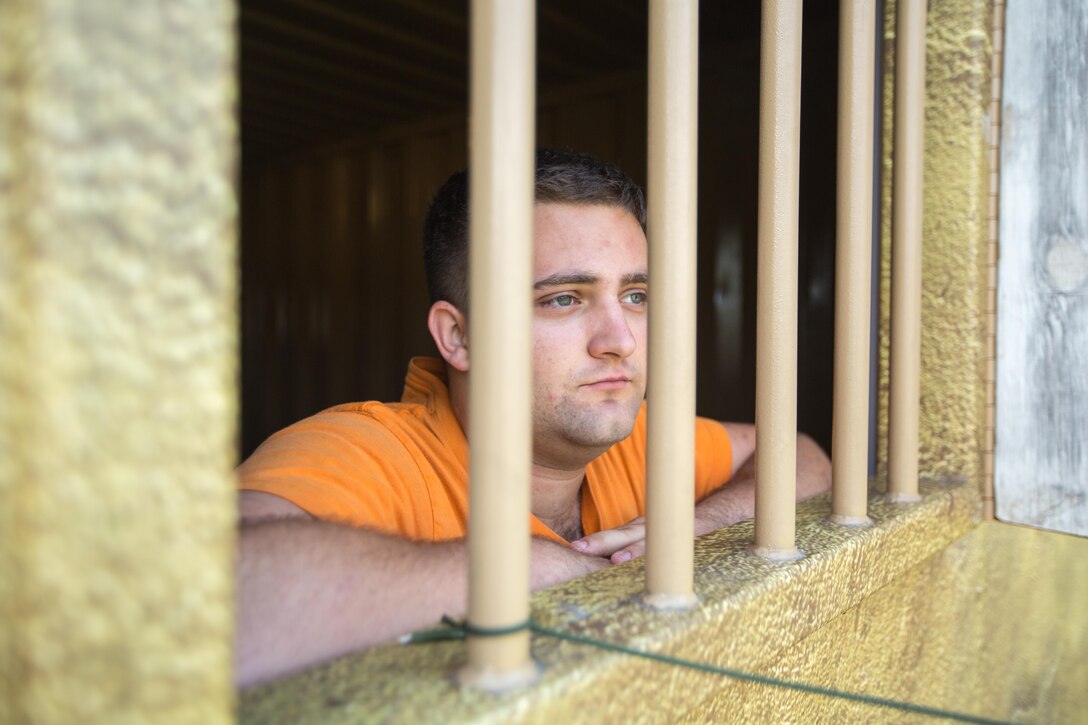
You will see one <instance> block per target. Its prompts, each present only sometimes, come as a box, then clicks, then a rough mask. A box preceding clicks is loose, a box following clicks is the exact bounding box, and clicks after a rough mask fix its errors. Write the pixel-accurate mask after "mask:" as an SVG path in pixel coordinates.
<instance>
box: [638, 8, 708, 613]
mask: <svg viewBox="0 0 1088 725" xmlns="http://www.w3.org/2000/svg"><path fill="white" fill-rule="evenodd" d="M698 72H699V3H698V2H697V0H679V1H677V0H652V1H651V3H650V68H649V80H650V96H649V116H650V117H649V153H648V158H649V168H648V171H649V174H648V191H649V204H648V211H649V219H648V227H649V229H648V231H649V242H650V271H649V273H650V285H651V289H652V290H653V300H654V301H653V303H652V304H651V305H650V311H649V315H650V319H649V325H650V330H649V335H650V342H649V348H650V349H649V353H650V360H649V376H650V380H649V395H648V403H647V415H648V418H647V423H646V424H647V436H648V442H647V469H648V470H647V486H646V552H647V553H646V601H647V602H648V603H649V604H650V605H651V606H654V607H657V608H661V609H683V608H688V607H691V606H694V605H695V603H696V599H695V594H694V592H693V589H692V582H693V575H694V564H693V557H694V543H693V537H694V527H695V523H694V511H693V509H692V486H693V485H694V484H693V481H694V480H695V460H694V451H695V428H694V426H693V424H692V421H693V420H694V419H695V260H696V244H695V216H696V170H697V159H696V148H697V141H696V139H697V136H698V129H697V123H698Z"/></svg>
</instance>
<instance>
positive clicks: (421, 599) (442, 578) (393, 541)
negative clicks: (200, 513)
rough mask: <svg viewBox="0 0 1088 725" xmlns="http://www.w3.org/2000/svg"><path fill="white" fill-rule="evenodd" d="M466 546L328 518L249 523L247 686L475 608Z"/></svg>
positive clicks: (243, 617)
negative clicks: (468, 589)
mask: <svg viewBox="0 0 1088 725" xmlns="http://www.w3.org/2000/svg"><path fill="white" fill-rule="evenodd" d="M464 557H465V555H464V546H462V545H458V544H421V543H416V542H412V541H408V540H405V539H397V538H393V537H389V536H384V535H382V534H378V533H375V532H372V531H364V530H360V529H353V528H350V527H347V526H340V525H337V524H331V523H327V522H322V521H312V520H304V519H288V520H279V521H269V522H262V523H257V524H247V525H243V526H242V528H241V532H240V542H239V562H238V591H237V600H238V612H237V622H238V624H237V630H238V631H237V648H236V655H235V658H236V673H237V674H236V677H237V680H238V684H239V685H241V686H246V685H249V684H253V683H255V682H259V681H262V680H266V679H269V678H271V677H275V676H278V675H281V674H285V673H287V672H290V671H293V670H297V669H301V668H303V667H306V666H308V665H311V664H315V663H317V662H321V661H325V660H329V659H332V658H334V657H337V656H339V655H342V654H346V653H347V652H351V651H353V650H357V649H361V648H363V647H367V646H369V645H373V644H376V643H378V642H382V641H384V640H387V639H390V638H392V637H395V636H397V635H398V634H401V633H404V632H408V631H411V630H414V629H418V628H420V627H424V626H427V625H429V624H431V623H434V622H436V621H438V619H439V618H441V616H442V615H443V614H445V613H448V614H451V615H453V616H459V615H460V614H461V613H462V612H463V611H464V607H465V586H466V585H465V573H464V572H465V563H464Z"/></svg>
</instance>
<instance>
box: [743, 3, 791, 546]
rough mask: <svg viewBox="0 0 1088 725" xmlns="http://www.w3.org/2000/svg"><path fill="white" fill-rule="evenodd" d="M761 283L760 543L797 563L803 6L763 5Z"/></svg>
mask: <svg viewBox="0 0 1088 725" xmlns="http://www.w3.org/2000/svg"><path fill="white" fill-rule="evenodd" d="M759 87H760V92H759V96H760V98H759V260H758V270H757V276H756V284H757V288H756V371H757V372H756V522H755V524H756V540H755V547H754V550H755V552H756V553H757V554H759V555H760V556H763V557H766V558H768V559H775V560H790V559H797V558H800V557H801V556H803V554H802V553H801V552H800V551H799V550H798V549H797V548H796V546H795V538H794V532H795V528H796V521H795V514H796V510H797V504H796V486H797V483H796V482H797V205H798V168H799V165H800V146H801V142H800V132H801V2H800V0H763V19H762V41H761V44H760V83H759Z"/></svg>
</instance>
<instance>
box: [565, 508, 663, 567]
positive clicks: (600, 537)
mask: <svg viewBox="0 0 1088 725" xmlns="http://www.w3.org/2000/svg"><path fill="white" fill-rule="evenodd" d="M570 547H571V548H572V549H574V550H575V551H580V552H582V553H583V554H589V555H590V556H598V557H605V559H607V560H609V561H611V562H612V563H613V564H622V563H623V562H625V561H630V560H631V559H634V558H635V557H636V556H642V555H643V554H645V553H646V517H645V516H639V517H638V518H637V519H631V520H630V521H628V522H627V523H626V524H624V525H623V526H618V527H616V528H614V529H605V530H604V531H598V532H597V533H595V534H590V535H589V536H585V537H583V538H581V539H578V540H577V541H572V542H571V543H570Z"/></svg>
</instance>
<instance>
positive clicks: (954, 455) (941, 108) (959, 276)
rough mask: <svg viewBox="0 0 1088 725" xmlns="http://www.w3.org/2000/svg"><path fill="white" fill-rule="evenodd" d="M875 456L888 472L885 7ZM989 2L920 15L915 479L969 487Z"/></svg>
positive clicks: (889, 74) (975, 435) (983, 252)
mask: <svg viewBox="0 0 1088 725" xmlns="http://www.w3.org/2000/svg"><path fill="white" fill-rule="evenodd" d="M884 13H885V17H884V99H883V138H884V141H883V157H882V159H883V172H882V176H881V184H882V203H881V207H882V209H881V215H882V216H881V220H882V225H881V240H882V243H881V247H882V250H881V260H880V263H881V270H880V281H881V287H880V366H879V367H880V394H879V420H880V425H879V432H880V435H879V437H878V441H879V444H878V445H879V453H878V460H879V461H881V462H882V464H881V465H882V466H883V465H885V463H883V462H886V461H887V445H888V444H887V430H888V333H889V314H888V309H889V307H888V305H889V300H890V295H889V292H890V279H891V268H890V256H891V191H892V187H891V184H892V173H891V169H892V164H893V163H894V160H893V158H892V147H893V143H892V133H893V128H894V126H893V119H892V108H893V102H894V92H895V88H894V85H895V84H894V79H895V0H888V2H887V4H886V6H885V9H884ZM992 25H993V8H992V2H990V0H942V1H941V2H931V3H929V14H928V18H927V23H926V128H925V167H924V184H925V191H924V195H923V205H924V218H923V231H922V234H923V243H922V370H921V373H922V374H921V420H920V421H919V422H920V430H919V439H920V445H919V447H920V449H921V453H920V460H919V473H920V475H921V476H923V477H925V476H931V477H937V478H948V477H952V478H958V479H964V478H966V479H969V480H973V481H978V478H979V476H980V474H981V470H982V456H983V450H984V448H985V442H986V439H985V431H984V413H985V405H986V389H985V350H986V348H985V339H986V337H985V336H986V318H985V310H986V308H985V295H986V290H987V273H988V267H987V261H988V260H987V233H988V227H987V204H988V201H989V154H988V144H989V129H988V124H989V116H988V111H989V105H990V96H991V87H990V78H991V65H990V57H991V40H990V38H991V34H992Z"/></svg>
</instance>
